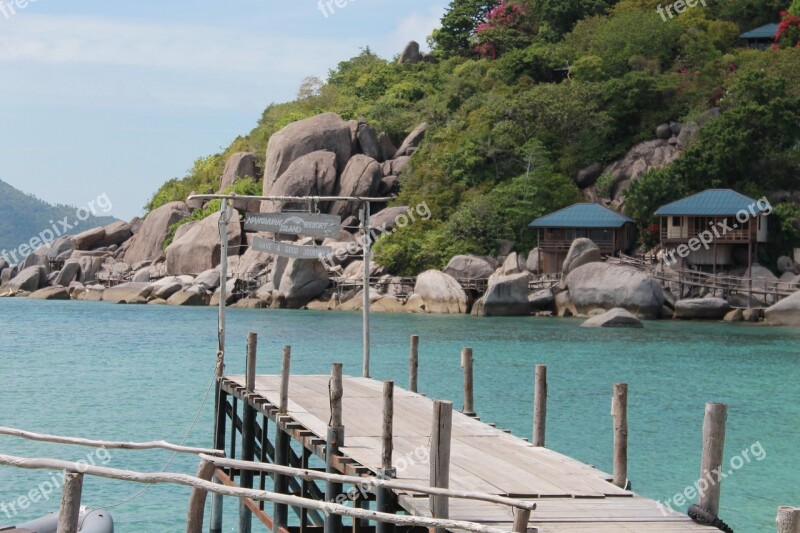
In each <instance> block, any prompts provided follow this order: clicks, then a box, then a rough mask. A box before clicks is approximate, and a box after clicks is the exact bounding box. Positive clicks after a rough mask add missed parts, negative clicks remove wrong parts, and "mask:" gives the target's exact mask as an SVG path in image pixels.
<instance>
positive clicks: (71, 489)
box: [57, 472, 83, 533]
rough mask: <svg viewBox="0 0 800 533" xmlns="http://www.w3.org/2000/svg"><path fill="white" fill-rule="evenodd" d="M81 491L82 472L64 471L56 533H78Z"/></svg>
mask: <svg viewBox="0 0 800 533" xmlns="http://www.w3.org/2000/svg"><path fill="white" fill-rule="evenodd" d="M82 492H83V474H81V473H79V472H64V486H63V487H62V489H61V510H60V511H59V513H58V529H57V533H78V519H79V518H80V514H81V493H82Z"/></svg>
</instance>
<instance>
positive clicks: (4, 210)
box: [0, 180, 116, 252]
mask: <svg viewBox="0 0 800 533" xmlns="http://www.w3.org/2000/svg"><path fill="white" fill-rule="evenodd" d="M77 209H78V208H76V207H72V206H67V205H51V204H48V203H47V202H44V201H42V200H39V199H38V198H36V197H35V196H33V195H30V194H25V193H24V192H22V191H19V190H17V189H15V188H14V187H12V186H11V185H9V184H8V183H6V182H4V181H3V180H0V252H4V251H11V250H16V249H17V247H19V246H20V245H21V244H25V243H28V242H30V240H31V239H32V238H34V237H37V238H38V237H39V234H40V233H42V232H44V231H47V230H50V231H51V233H53V234H55V236H56V237H57V236H58V234H57V233H58V232H61V231H62V229H63V224H61V223H60V221H63V220H64V219H65V217H66V222H67V223H68V224H69V225H70V226H74V228H72V229H70V230H69V232H68V233H70V234H72V235H75V234H77V233H80V232H82V231H86V230H87V229H91V228H95V227H98V226H105V225H107V224H110V223H112V222H114V221H115V220H116V219H114V218H113V217H107V216H100V217H94V216H90V217H88V218H87V219H86V220H85V221H83V222H80V223H79V224H76V222H77V221H78V220H77V219H78V216H80V218H84V217H85V216H86V215H84V214H83V213H80V214H78V213H77ZM54 228H55V229H54ZM49 235H50V234H49V233H48V234H45V238H47V237H49Z"/></svg>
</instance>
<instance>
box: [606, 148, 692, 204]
mask: <svg viewBox="0 0 800 533" xmlns="http://www.w3.org/2000/svg"><path fill="white" fill-rule="evenodd" d="M679 156H680V150H678V149H677V148H676V147H675V146H673V145H671V144H670V143H669V142H668V141H666V140H662V139H656V140H653V141H645V142H642V143H639V144H637V145H636V146H634V147H633V148H631V149H630V150H629V151H628V153H627V154H625V157H623V158H622V159H620V160H619V161H616V162H614V163H613V164H611V165H609V166H608V167H606V169H605V171H604V174H611V175H612V176H614V184H615V186H614V191H612V193H613V195H614V197H618V196H619V195H620V194H621V193H622V192H624V191H625V190H626V189H627V188H628V187H629V186H630V184H631V182H632V181H633V180H635V179H637V178H638V177H639V176H641V175H642V174H644V173H645V172H647V171H648V170H652V169H659V168H663V167H665V166H667V165H669V164H670V163H672V162H673V161H675V160H676V159H677V158H678V157H679Z"/></svg>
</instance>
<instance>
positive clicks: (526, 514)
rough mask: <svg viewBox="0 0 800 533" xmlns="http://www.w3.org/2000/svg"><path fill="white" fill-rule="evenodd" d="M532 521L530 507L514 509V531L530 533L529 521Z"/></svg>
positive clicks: (515, 532) (514, 532) (516, 532)
mask: <svg viewBox="0 0 800 533" xmlns="http://www.w3.org/2000/svg"><path fill="white" fill-rule="evenodd" d="M530 521H531V511H530V510H529V509H514V528H513V533H528V523H529V522H530Z"/></svg>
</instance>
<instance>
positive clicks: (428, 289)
mask: <svg viewBox="0 0 800 533" xmlns="http://www.w3.org/2000/svg"><path fill="white" fill-rule="evenodd" d="M414 294H416V295H417V296H419V297H420V298H422V300H423V302H425V308H426V310H427V311H428V312H429V313H436V314H448V313H449V314H461V313H466V312H467V310H468V308H469V300H468V298H467V294H466V293H465V292H464V289H463V288H462V287H461V285H459V283H458V281H456V280H455V278H453V277H452V276H450V275H448V274H445V273H444V272H440V271H438V270H428V271H427V272H423V273H422V274H420V275H419V276H418V277H417V283H416V285H415V286H414Z"/></svg>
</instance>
